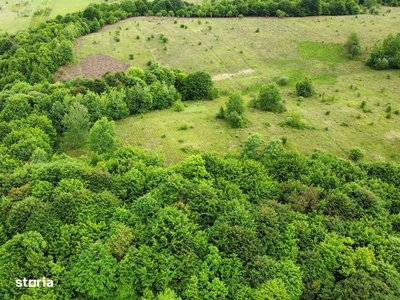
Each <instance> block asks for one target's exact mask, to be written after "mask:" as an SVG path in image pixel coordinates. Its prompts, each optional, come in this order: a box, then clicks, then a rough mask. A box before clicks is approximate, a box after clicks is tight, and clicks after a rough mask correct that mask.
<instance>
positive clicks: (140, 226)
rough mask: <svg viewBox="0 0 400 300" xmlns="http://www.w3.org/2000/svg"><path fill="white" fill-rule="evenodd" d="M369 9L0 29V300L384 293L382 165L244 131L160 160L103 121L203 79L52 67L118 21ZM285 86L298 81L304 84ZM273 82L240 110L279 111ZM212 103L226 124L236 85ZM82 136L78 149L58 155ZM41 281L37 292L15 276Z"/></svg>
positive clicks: (276, 8)
mask: <svg viewBox="0 0 400 300" xmlns="http://www.w3.org/2000/svg"><path fill="white" fill-rule="evenodd" d="M384 4H390V5H394V6H395V5H397V3H395V2H390V3H384ZM374 5H377V3H373V1H370V2H369V3H367V2H366V1H365V2H363V3H355V2H354V1H352V0H350V1H341V0H333V1H326V2H325V1H306V0H301V1H280V2H278V1H232V2H230V1H221V2H212V3H206V2H204V4H199V5H192V4H188V3H184V2H181V1H179V0H176V1H165V0H162V1H154V2H146V1H142V0H137V1H131V0H125V1H122V2H121V4H116V3H112V4H106V3H103V4H95V5H90V6H89V7H88V8H86V9H85V10H84V11H82V12H77V13H74V14H68V15H65V16H57V17H56V18H55V19H53V20H49V21H47V22H44V23H40V24H39V25H37V26H35V28H31V29H30V30H28V31H21V32H18V33H16V34H14V35H10V34H6V35H4V36H2V37H1V38H0V55H1V56H0V74H1V77H0V142H1V143H0V195H1V201H0V296H1V298H2V299H24V300H38V299H49V300H50V299H54V300H55V299H142V300H145V299H159V300H174V299H191V300H200V299H207V300H208V299H235V300H236V299H243V300H245V299H246V300H248V299H249V300H251V299H254V300H261V299H393V300H394V299H399V298H400V163H399V162H398V161H388V162H383V161H365V160H362V159H361V157H362V153H360V151H358V150H357V149H353V151H352V152H351V155H350V157H349V159H345V158H340V157H336V156H334V155H331V154H329V153H327V152H324V151H315V152H314V153H313V154H312V155H309V156H307V155H304V154H301V153H299V152H297V151H295V150H291V149H286V148H285V143H286V141H285V139H280V138H275V137H271V138H270V139H268V140H264V139H263V138H262V137H261V136H260V135H259V134H257V133H253V134H252V135H251V136H249V138H248V139H247V140H246V141H245V142H244V144H243V146H242V147H241V149H240V151H239V152H238V153H236V154H231V155H225V156H222V155H220V154H214V153H199V154H195V155H191V156H190V157H189V158H187V159H186V160H184V161H181V162H179V163H176V164H172V165H167V164H166V163H165V158H164V156H163V154H162V153H152V152H150V151H146V150H143V149H139V148H135V147H132V146H120V145H118V141H117V139H116V134H115V121H117V120H121V119H124V118H126V117H128V116H129V115H134V114H136V115H144V114H146V113H147V112H149V111H153V110H163V109H167V108H170V107H172V108H173V109H176V110H179V109H180V107H181V106H182V105H183V104H182V103H184V102H185V101H191V100H205V101H206V100H213V99H215V98H217V97H218V95H219V94H218V93H219V91H218V90H217V89H216V88H215V87H214V83H213V81H212V78H211V76H210V74H207V73H206V72H203V71H194V72H192V73H189V74H185V73H184V72H183V71H182V70H178V69H171V68H168V67H165V66H162V65H159V64H157V63H154V62H149V64H148V66H147V68H146V69H140V68H137V67H130V68H129V69H128V70H127V71H126V72H122V71H120V72H116V73H111V72H108V73H106V74H104V75H103V76H102V77H99V78H76V79H73V80H63V81H58V82H56V78H55V75H54V74H55V72H56V70H57V69H58V68H59V67H61V66H64V65H67V64H69V63H71V62H72V61H73V60H74V53H73V45H74V42H75V41H76V39H77V38H78V37H79V36H83V35H86V34H89V33H91V32H95V31H97V30H99V29H100V28H102V27H103V26H105V25H106V24H113V23H115V22H117V21H118V20H121V19H125V18H128V17H131V16H139V15H145V14H146V15H155V16H157V15H159V16H167V15H169V16H185V17H206V16H214V17H234V16H235V17H238V16H239V15H240V14H241V15H244V16H278V14H281V13H284V14H285V15H286V16H310V15H340V14H357V13H359V12H361V11H362V9H364V8H368V9H370V8H371V7H374ZM382 38H383V40H382V41H377V43H376V44H375V46H374V47H373V49H372V50H371V53H370V54H369V57H368V59H367V61H366V65H367V66H369V67H371V68H372V69H376V70H382V69H387V68H392V69H398V68H399V66H400V34H398V35H389V36H387V37H382ZM349 40H350V42H351V39H349ZM353 41H355V43H353V44H351V43H350V44H349V45H348V49H349V54H351V55H353V54H354V55H356V54H357V53H356V52H357V51H356V50H357V49H355V48H354V47H353V46H357V47H358V44H357V43H356V42H357V41H356V39H355V40H353ZM376 72H378V71H376ZM296 88H297V92H298V93H299V95H300V96H301V97H303V96H304V97H307V96H308V93H312V92H313V91H312V89H311V83H310V82H309V81H308V78H306V79H305V80H304V81H302V82H299V84H298V85H297V86H296ZM276 89H277V86H276V85H274V84H272V85H265V86H262V87H261V89H260V96H259V97H258V98H257V99H256V100H255V103H254V106H255V107H257V108H260V109H262V110H269V111H275V112H276V113H279V112H280V111H282V110H283V109H284V107H283V106H282V105H281V104H280V103H278V102H279V101H278V102H277V101H276V99H277V97H276V96H274V95H276V94H277V92H276ZM271 95H272V96H271ZM229 98H230V100H229V101H230V102H228V103H227V107H226V108H225V109H224V108H222V113H221V114H220V117H222V118H226V119H227V120H228V121H229V122H230V123H231V125H232V126H233V127H240V126H236V125H237V124H239V125H240V124H242V121H243V119H241V112H242V111H243V108H242V106H241V103H240V102H241V100H240V95H239V94H238V93H235V92H233V93H231V94H230V96H229ZM270 99H272V100H270ZM279 100H280V99H279ZM84 144H89V148H90V155H89V156H83V157H78V158H77V157H70V156H68V155H67V154H65V153H64V151H62V149H75V148H79V147H81V146H82V145H84ZM43 277H45V278H47V279H51V280H52V282H53V285H52V287H46V286H40V287H35V288H33V287H30V288H29V287H21V286H19V287H18V281H21V280H23V279H24V278H27V279H35V280H36V279H42V278H43Z"/></svg>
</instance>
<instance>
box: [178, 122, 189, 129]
mask: <svg viewBox="0 0 400 300" xmlns="http://www.w3.org/2000/svg"><path fill="white" fill-rule="evenodd" d="M188 129H189V125H188V124H186V123H183V124H181V125H180V126H179V127H178V130H188Z"/></svg>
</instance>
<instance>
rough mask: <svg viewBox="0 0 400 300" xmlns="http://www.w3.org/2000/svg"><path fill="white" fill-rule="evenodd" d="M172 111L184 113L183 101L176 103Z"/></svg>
mask: <svg viewBox="0 0 400 300" xmlns="http://www.w3.org/2000/svg"><path fill="white" fill-rule="evenodd" d="M172 109H173V110H174V111H183V103H182V101H180V100H178V101H175V103H174V105H172Z"/></svg>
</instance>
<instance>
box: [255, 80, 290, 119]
mask: <svg viewBox="0 0 400 300" xmlns="http://www.w3.org/2000/svg"><path fill="white" fill-rule="evenodd" d="M281 100H282V95H281V90H280V88H279V86H278V85H277V84H276V83H271V84H268V85H263V86H262V87H261V88H260V92H259V95H258V99H257V107H258V108H260V109H262V110H266V111H273V112H282V111H284V110H285V109H284V106H283V104H282V103H281Z"/></svg>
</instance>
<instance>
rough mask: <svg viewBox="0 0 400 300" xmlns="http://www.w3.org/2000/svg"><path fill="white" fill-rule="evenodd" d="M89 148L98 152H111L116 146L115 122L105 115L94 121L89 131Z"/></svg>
mask: <svg viewBox="0 0 400 300" xmlns="http://www.w3.org/2000/svg"><path fill="white" fill-rule="evenodd" d="M89 146H90V150H91V151H93V152H97V153H99V154H103V153H110V152H113V151H114V150H115V149H116V148H117V143H116V141H115V122H114V121H110V122H109V121H108V120H107V118H106V117H103V118H101V119H100V120H98V121H97V122H96V123H94V125H93V127H92V129H90V133H89Z"/></svg>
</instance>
